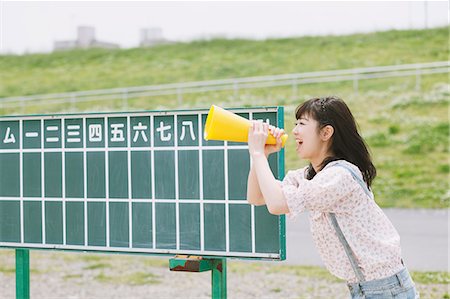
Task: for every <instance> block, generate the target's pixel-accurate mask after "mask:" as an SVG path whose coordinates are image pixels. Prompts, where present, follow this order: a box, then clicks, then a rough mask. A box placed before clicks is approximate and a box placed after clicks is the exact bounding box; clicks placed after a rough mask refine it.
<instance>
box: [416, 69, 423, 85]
mask: <svg viewBox="0 0 450 299" xmlns="http://www.w3.org/2000/svg"><path fill="white" fill-rule="evenodd" d="M421 74H422V71H421V69H420V67H417V68H416V91H420V89H421V85H422V84H421V83H422V77H421Z"/></svg>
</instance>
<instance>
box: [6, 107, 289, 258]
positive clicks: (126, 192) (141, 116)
mask: <svg viewBox="0 0 450 299" xmlns="http://www.w3.org/2000/svg"><path fill="white" fill-rule="evenodd" d="M231 111H233V112H235V113H237V114H238V115H241V116H243V117H246V118H249V119H263V120H264V121H267V122H269V123H270V124H273V125H276V126H279V127H283V108H282V107H263V108H245V109H244V108H242V109H231ZM207 112H208V111H207V110H183V111H146V112H126V113H125V112H124V113H108V114H105V113H102V114H100V113H94V114H64V115H39V116H8V117H1V118H0V247H10V248H31V249H32V248H47V249H72V250H83V251H85V250H92V251H105V252H129V253H133V252H135V253H149V254H189V255H202V256H222V257H241V258H267V259H274V260H284V259H285V247H286V245H285V242H286V241H285V217H284V216H274V215H271V214H269V213H268V211H267V208H266V207H265V206H261V207H255V206H251V205H249V204H248V203H247V202H246V185H247V176H248V172H249V169H250V163H251V161H250V157H249V153H248V146H247V144H246V143H234V142H226V141H225V142H224V141H205V140H204V139H203V128H204V123H205V121H206V116H207ZM269 163H270V166H271V169H272V171H273V173H274V175H275V177H277V178H279V179H281V178H282V176H283V174H284V152H283V151H281V152H280V153H277V154H274V155H272V156H271V157H270V159H269Z"/></svg>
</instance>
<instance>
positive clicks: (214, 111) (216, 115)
mask: <svg viewBox="0 0 450 299" xmlns="http://www.w3.org/2000/svg"><path fill="white" fill-rule="evenodd" d="M250 127H251V122H250V121H249V120H248V119H245V118H243V117H241V116H239V115H236V114H234V113H233V112H230V111H227V110H225V109H222V108H220V107H219V106H216V105H212V106H211V109H209V112H208V117H207V118H206V124H205V133H204V136H203V137H204V138H205V140H226V141H234V142H247V141H248V130H249V128H250ZM287 138H288V135H287V134H284V135H283V136H281V141H282V146H283V147H284V145H285V143H286V140H287ZM276 143H277V140H276V138H275V137H273V136H272V134H270V133H269V136H267V140H266V144H276Z"/></svg>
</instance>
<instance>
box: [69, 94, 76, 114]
mask: <svg viewBox="0 0 450 299" xmlns="http://www.w3.org/2000/svg"><path fill="white" fill-rule="evenodd" d="M75 99H76V95H75V93H74V92H73V93H72V94H71V95H70V110H71V111H75V110H76V109H75V104H76V100H75Z"/></svg>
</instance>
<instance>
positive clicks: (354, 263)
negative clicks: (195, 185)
mask: <svg viewBox="0 0 450 299" xmlns="http://www.w3.org/2000/svg"><path fill="white" fill-rule="evenodd" d="M295 116H296V119H297V121H296V123H295V128H294V129H293V131H292V133H293V136H294V138H295V141H296V144H297V148H296V151H297V155H298V156H299V157H300V158H301V159H307V160H309V162H310V164H309V166H307V167H305V168H301V169H298V170H294V171H289V172H288V173H287V175H286V177H285V178H284V180H283V181H278V180H276V179H275V178H274V176H273V174H272V172H271V170H270V168H269V164H268V161H267V157H268V156H269V154H271V153H274V152H277V151H279V150H280V149H281V139H280V137H281V135H283V134H284V132H283V130H282V129H279V128H275V127H272V126H270V127H269V126H268V125H267V124H265V123H262V122H258V121H252V128H251V129H250V130H249V136H248V147H249V152H250V156H251V160H252V164H251V169H250V173H249V176H248V189H247V200H248V202H249V203H250V204H254V205H267V208H268V210H269V212H270V213H272V214H275V215H281V214H288V216H289V217H294V216H295V215H297V214H298V213H300V212H303V211H309V214H310V217H309V218H310V223H311V232H312V235H313V239H314V241H315V244H316V247H317V249H318V250H319V253H320V255H321V257H322V259H323V261H324V263H325V266H326V267H327V269H328V270H329V271H330V272H331V273H332V274H334V275H335V276H337V277H339V278H341V279H345V280H346V281H347V285H348V287H349V289H350V293H351V297H352V298H365V299H371V298H379V299H381V298H383V299H385V298H386V299H387V298H399V299H400V298H404V299H415V298H419V295H418V293H417V291H416V288H415V285H414V283H413V281H412V279H411V277H410V275H409V272H408V270H407V269H406V267H405V266H404V264H403V260H402V258H401V249H400V237H399V235H398V233H397V231H396V230H395V228H394V226H393V225H392V223H391V222H390V221H389V219H388V218H387V217H386V216H385V214H384V213H383V211H382V210H381V209H380V207H379V206H378V205H377V204H376V203H375V201H374V198H373V193H372V191H371V188H370V186H371V184H372V181H373V179H374V178H375V176H376V169H375V166H374V165H373V164H372V161H371V158H370V154H369V152H368V149H367V147H366V145H365V143H364V140H363V139H362V138H361V136H360V135H359V133H358V131H357V127H356V123H355V120H354V118H353V115H352V113H351V112H350V110H349V108H348V107H347V105H346V104H345V103H344V101H342V100H341V99H339V98H337V97H325V98H313V99H310V100H308V101H306V102H305V103H303V104H302V105H300V106H299V107H298V108H297V110H296V115H295ZM269 132H270V133H271V134H272V135H274V136H275V137H276V138H277V144H276V145H265V140H266V138H267V136H268V133H269Z"/></svg>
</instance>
